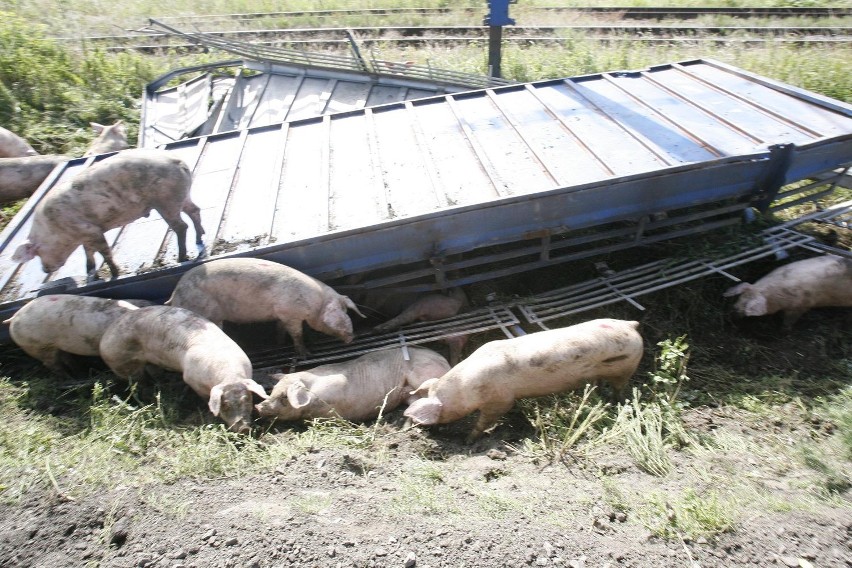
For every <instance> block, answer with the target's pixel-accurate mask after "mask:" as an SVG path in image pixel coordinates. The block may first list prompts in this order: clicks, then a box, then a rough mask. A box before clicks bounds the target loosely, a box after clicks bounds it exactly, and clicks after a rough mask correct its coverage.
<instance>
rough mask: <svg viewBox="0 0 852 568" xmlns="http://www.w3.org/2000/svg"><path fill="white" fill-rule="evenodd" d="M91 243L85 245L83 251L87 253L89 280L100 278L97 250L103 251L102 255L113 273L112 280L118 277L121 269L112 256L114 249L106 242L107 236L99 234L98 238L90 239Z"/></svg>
mask: <svg viewBox="0 0 852 568" xmlns="http://www.w3.org/2000/svg"><path fill="white" fill-rule="evenodd" d="M89 242H90V243H91V244H88V245H83V251H84V252H85V254H86V274H87V275H88V280H89V281H90V282H91V281H93V280H98V273H97V271H96V268H97V266H96V264H95V251H97V252H99V253H101V256H102V257H104V262H106V263H107V266H109V272H110V274H111V275H112V278H111V280H115V279H116V278H118V275H119V273H120V271H119V270H118V265H116V264H115V261H114V260H113V258H112V249H111V248H109V244H108V243H107V242H106V238H105V237H104V236H103V234H99V235H98V236H97V237H96V238H93V239H89Z"/></svg>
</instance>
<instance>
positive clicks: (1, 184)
mask: <svg viewBox="0 0 852 568" xmlns="http://www.w3.org/2000/svg"><path fill="white" fill-rule="evenodd" d="M69 159H70V158H69V157H68V156H58V155H46V156H24V157H21V158H0V204H4V203H11V202H12V201H17V200H19V199H24V198H25V197H29V196H31V195H32V194H33V192H34V191H35V190H37V189H38V188H39V186H40V185H41V184H42V182H43V181H44V180H45V179H46V178H47V176H48V175H50V172H52V171H53V170H54V169H55V168H56V166H58V165H59V164H62V163H65V162H67V161H68V160H69Z"/></svg>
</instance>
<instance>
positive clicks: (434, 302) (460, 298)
mask: <svg viewBox="0 0 852 568" xmlns="http://www.w3.org/2000/svg"><path fill="white" fill-rule="evenodd" d="M466 305H467V296H466V295H465V293H464V290H462V289H461V288H453V289H452V290H450V293H449V294H447V295H444V294H440V293H437V292H435V293H432V294H426V295H424V296H421V297H420V298H418V299H417V300H415V301H414V302H412V303H411V304H410V305H409V306H408V307H407V308H405V309H404V310H403V311H402V312H401V313H400V314H399V315H398V316H396V317H394V318H391V319H389V320H388V321H386V322H384V323H381V324H379V325H377V326H376V327H375V328H374V329H375V330H376V331H377V332H379V333H383V332H386V331H392V330H394V329H397V328H399V327H402V326H403V325H406V324H409V323H413V322H416V321H436V320H442V319H446V318H451V317H453V316H454V315H456V314H458V313H459V311H460V310H461V309H462V308H463V307H464V306H466Z"/></svg>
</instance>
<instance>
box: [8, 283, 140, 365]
mask: <svg viewBox="0 0 852 568" xmlns="http://www.w3.org/2000/svg"><path fill="white" fill-rule="evenodd" d="M150 304H151V302H147V301H145V300H111V299H108V298H95V297H92V296H76V295H73V294H53V295H50V296H41V297H39V298H35V299H33V300H32V301H30V302H29V303H28V304H26V305H25V306H24V307H22V308H21V309H19V310H18V311H17V312H15V315H14V316H12V317H11V318H10V319H8V320H6V321H4V322H3V323H8V324H9V335H10V336H11V337H12V341H14V342H15V343H16V344H17V345H18V347H20V348H21V349H23V351H24V352H25V353H26V354H27V355H29V356H31V357H33V358H35V359H38V360H39V361H41V362H42V363H44V365H45V366H46V367H47V368H49V369H51V370H52V371H54V372H56V373H59V374H64V375H72V374H73V371H74V370H76V365H75V361H74V359H73V357H68V356H67V355H68V354H71V355H83V356H90V357H93V356H97V355H99V354H100V350H99V344H100V341H101V337H102V336H103V334H104V331H106V328H107V327H109V325H110V324H112V323H113V322H114V321H115V320H116V319H117V318H118V317H119V316H120V315H122V314H124V313H125V312H127V311H129V310H135V309H138V308H139V307H142V306H146V305H150Z"/></svg>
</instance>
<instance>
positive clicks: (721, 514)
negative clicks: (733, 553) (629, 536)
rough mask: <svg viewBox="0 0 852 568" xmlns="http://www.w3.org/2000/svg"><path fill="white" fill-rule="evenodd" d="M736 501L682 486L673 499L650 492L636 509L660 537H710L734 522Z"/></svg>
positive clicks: (712, 492)
mask: <svg viewBox="0 0 852 568" xmlns="http://www.w3.org/2000/svg"><path fill="white" fill-rule="evenodd" d="M737 510H738V509H737V503H736V502H734V501H733V500H731V499H722V498H721V497H720V496H719V493H717V492H716V491H707V492H706V493H704V494H702V495H699V494H698V493H697V492H696V491H695V490H694V489H686V490H684V491H683V492H682V493H681V495H680V496H678V497H677V499H672V498H671V496H669V498H666V497H664V496H663V495H661V494H659V493H654V494H652V495H651V496H649V497H648V498H647V500H646V506H645V507H643V508H642V509H641V510H640V518H641V519H642V522H643V523H644V524H645V526H647V527H648V529H649V530H650V531H651V532H652V533H654V534H656V535H658V536H660V537H663V538H668V539H672V538H680V539H686V538H689V539H696V538H698V537H705V538H713V537H715V536H718V535H720V534H722V533H724V532H727V531H730V530H731V529H732V528H733V527H734V524H735V522H736V517H737Z"/></svg>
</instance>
